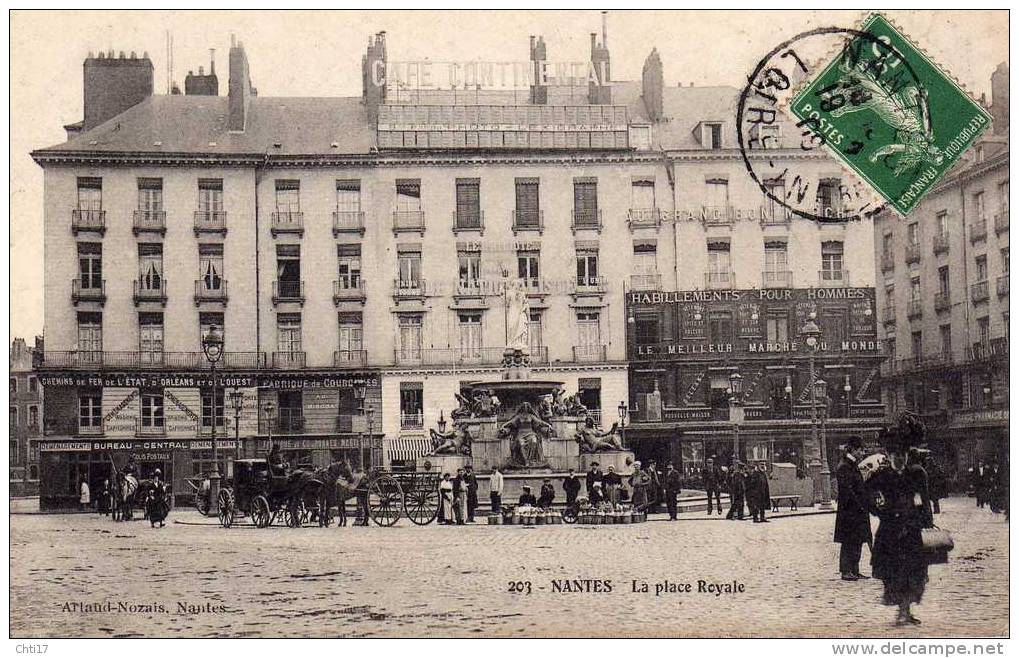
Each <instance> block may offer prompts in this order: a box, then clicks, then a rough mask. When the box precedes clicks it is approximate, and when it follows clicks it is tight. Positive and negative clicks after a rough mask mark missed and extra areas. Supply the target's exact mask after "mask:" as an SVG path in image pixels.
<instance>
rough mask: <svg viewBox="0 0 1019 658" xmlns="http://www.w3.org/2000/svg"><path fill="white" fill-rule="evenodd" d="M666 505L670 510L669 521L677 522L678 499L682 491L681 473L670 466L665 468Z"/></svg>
mask: <svg viewBox="0 0 1019 658" xmlns="http://www.w3.org/2000/svg"><path fill="white" fill-rule="evenodd" d="M664 485H665V505H666V507H668V508H669V520H670V521H675V520H676V511H677V510H676V497H677V496H678V495H679V492H680V490H681V489H682V482H681V481H680V476H679V471H677V470H676V469H675V467H673V465H672V464H669V465H668V466H666V467H665V482H664Z"/></svg>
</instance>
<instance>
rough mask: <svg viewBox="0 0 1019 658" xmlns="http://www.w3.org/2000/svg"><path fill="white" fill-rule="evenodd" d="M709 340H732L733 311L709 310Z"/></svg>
mask: <svg viewBox="0 0 1019 658" xmlns="http://www.w3.org/2000/svg"><path fill="white" fill-rule="evenodd" d="M708 340H709V341H711V342H713V343H728V342H730V341H732V313H730V312H729V311H710V312H708Z"/></svg>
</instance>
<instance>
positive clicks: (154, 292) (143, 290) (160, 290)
mask: <svg viewBox="0 0 1019 658" xmlns="http://www.w3.org/2000/svg"><path fill="white" fill-rule="evenodd" d="M167 285H168V284H167V282H166V279H159V280H158V281H154V282H151V283H146V282H145V281H139V280H137V279H135V281H134V303H135V306H137V305H138V304H140V303H142V302H156V303H159V304H164V305H165V304H166V288H167Z"/></svg>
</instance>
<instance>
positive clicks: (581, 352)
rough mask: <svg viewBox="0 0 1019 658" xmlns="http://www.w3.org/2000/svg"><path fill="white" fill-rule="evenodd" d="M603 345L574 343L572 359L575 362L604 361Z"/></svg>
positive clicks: (604, 347) (604, 350)
mask: <svg viewBox="0 0 1019 658" xmlns="http://www.w3.org/2000/svg"><path fill="white" fill-rule="evenodd" d="M606 351H607V350H606V346H605V345H574V346H573V360H574V361H576V362H590V361H599V362H600V361H604V360H605V353H606Z"/></svg>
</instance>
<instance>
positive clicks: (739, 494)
mask: <svg viewBox="0 0 1019 658" xmlns="http://www.w3.org/2000/svg"><path fill="white" fill-rule="evenodd" d="M745 496H746V472H745V471H744V470H743V464H741V463H739V461H737V460H735V459H734V460H733V462H732V468H731V469H729V500H730V504H729V513H728V514H726V515H725V518H726V519H728V520H730V521H732V520H737V521H742V520H743V501H744V498H745Z"/></svg>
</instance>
